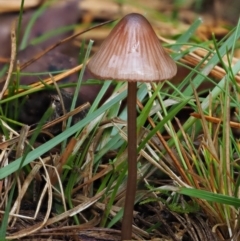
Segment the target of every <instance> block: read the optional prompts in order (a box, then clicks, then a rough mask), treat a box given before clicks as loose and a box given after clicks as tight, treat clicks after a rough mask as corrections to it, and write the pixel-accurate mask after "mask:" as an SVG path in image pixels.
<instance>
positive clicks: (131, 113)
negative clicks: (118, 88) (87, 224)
mask: <svg viewBox="0 0 240 241" xmlns="http://www.w3.org/2000/svg"><path fill="white" fill-rule="evenodd" d="M136 100H137V83H136V82H132V83H130V82H129V83H128V97H127V104H128V123H127V129H128V180H127V190H126V198H125V204H124V213H123V220H122V237H121V238H122V240H130V239H131V238H132V221H133V210H134V202H135V193H136V186H137V127H136V118H137V113H136Z"/></svg>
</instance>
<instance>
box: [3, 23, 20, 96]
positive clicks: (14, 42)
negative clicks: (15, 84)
mask: <svg viewBox="0 0 240 241" xmlns="http://www.w3.org/2000/svg"><path fill="white" fill-rule="evenodd" d="M11 45H12V46H11V60H10V65H9V70H8V74H7V78H6V81H5V84H4V86H3V88H2V90H1V92H0V100H1V99H2V98H3V96H4V93H5V91H6V89H7V88H8V85H9V82H10V80H11V76H12V72H13V69H14V67H15V62H16V54H17V40H16V22H14V23H13V25H12V29H11Z"/></svg>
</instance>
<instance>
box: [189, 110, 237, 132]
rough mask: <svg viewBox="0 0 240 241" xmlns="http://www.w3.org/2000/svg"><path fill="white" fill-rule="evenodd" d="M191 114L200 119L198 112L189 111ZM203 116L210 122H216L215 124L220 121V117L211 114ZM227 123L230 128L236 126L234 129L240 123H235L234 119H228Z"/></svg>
mask: <svg viewBox="0 0 240 241" xmlns="http://www.w3.org/2000/svg"><path fill="white" fill-rule="evenodd" d="M191 116H193V117H195V118H198V119H201V115H200V114H199V113H191ZM203 116H204V118H205V119H206V120H207V121H209V122H211V123H216V124H219V123H222V119H220V118H217V117H213V116H207V115H203ZM229 125H230V127H232V128H236V129H239V128H240V123H237V122H234V121H229Z"/></svg>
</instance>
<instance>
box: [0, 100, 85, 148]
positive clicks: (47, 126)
mask: <svg viewBox="0 0 240 241" xmlns="http://www.w3.org/2000/svg"><path fill="white" fill-rule="evenodd" d="M89 107H90V104H89V103H86V104H84V105H81V106H78V107H77V108H76V109H74V110H73V111H70V112H68V113H67V114H66V115H64V116H61V117H58V118H56V119H55V120H53V121H51V122H49V123H47V124H45V125H43V126H42V128H41V130H42V131H44V130H45V129H48V128H50V127H51V126H54V125H56V124H58V123H60V122H62V121H63V120H65V119H67V118H68V117H70V116H73V115H76V114H77V113H79V112H81V111H84V110H86V109H88V108H89ZM2 123H3V121H2ZM35 131H36V129H33V130H30V131H29V132H28V135H27V136H30V135H32V134H33V133H34V132H35ZM16 135H17V137H14V138H11V139H10V140H7V141H4V142H2V143H0V150H4V149H6V148H7V147H8V146H10V145H13V144H14V143H17V142H18V141H19V136H18V133H17V132H16Z"/></svg>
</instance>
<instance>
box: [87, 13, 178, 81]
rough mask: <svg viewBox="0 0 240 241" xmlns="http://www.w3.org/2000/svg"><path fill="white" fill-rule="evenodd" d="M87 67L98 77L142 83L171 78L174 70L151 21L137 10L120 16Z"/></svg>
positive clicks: (174, 72)
mask: <svg viewBox="0 0 240 241" xmlns="http://www.w3.org/2000/svg"><path fill="white" fill-rule="evenodd" d="M88 69H89V71H90V72H91V73H92V74H93V75H94V76H96V77H97V78H99V79H115V80H128V81H144V82H150V81H161V80H165V79H170V78H172V77H173V76H174V75H175V74H176V72H177V66H176V64H175V62H174V61H173V60H172V59H171V57H170V56H169V55H168V54H167V53H166V52H165V50H164V49H163V47H162V46H161V44H160V41H159V39H158V37H157V36H156V34H155V32H154V30H153V28H152V26H151V25H150V23H149V22H148V21H147V19H146V18H145V17H143V16H142V15H140V14H137V13H131V14H128V15H126V16H125V17H124V18H122V19H121V21H120V22H119V23H118V24H117V25H116V26H115V28H114V29H113V30H112V31H111V33H110V34H109V36H108V37H107V38H106V39H105V40H104V42H103V43H102V45H101V46H100V48H99V51H98V52H97V53H95V54H94V55H93V57H92V58H91V60H90V61H89V63H88Z"/></svg>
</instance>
